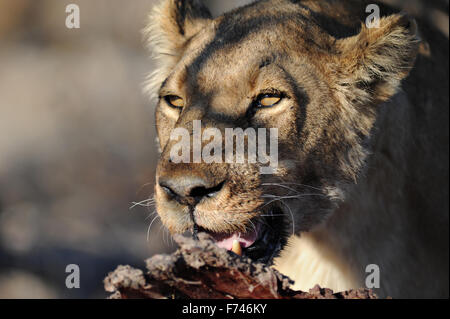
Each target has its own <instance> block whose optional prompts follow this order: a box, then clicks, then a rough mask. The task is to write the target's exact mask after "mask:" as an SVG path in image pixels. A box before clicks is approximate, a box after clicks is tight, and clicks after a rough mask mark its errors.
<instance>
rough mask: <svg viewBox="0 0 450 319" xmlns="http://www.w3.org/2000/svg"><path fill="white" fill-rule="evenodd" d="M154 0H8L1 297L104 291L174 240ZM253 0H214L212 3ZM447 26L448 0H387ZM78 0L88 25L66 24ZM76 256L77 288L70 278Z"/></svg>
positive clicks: (1, 27) (220, 6)
mask: <svg viewBox="0 0 450 319" xmlns="http://www.w3.org/2000/svg"><path fill="white" fill-rule="evenodd" d="M156 2H157V1H156V0H132V1H127V2H124V1H122V0H73V1H63V0H0V298H105V297H106V296H107V294H106V293H105V292H104V291H103V283H102V280H103V278H104V277H105V275H106V274H107V273H108V272H109V271H112V270H114V269H115V268H116V266H117V265H119V264H130V265H133V266H136V267H143V266H144V260H145V259H146V258H147V257H150V256H151V255H153V254H156V253H163V252H170V251H172V250H173V249H174V247H173V246H172V244H171V241H170V239H169V236H168V234H167V232H166V231H165V230H164V229H163V228H162V227H161V224H159V223H158V221H155V223H154V224H153V225H152V228H151V231H150V232H149V234H148V240H147V232H148V226H149V224H150V222H151V221H152V220H153V216H151V214H152V213H153V210H152V209H150V208H146V207H136V208H134V209H130V207H131V206H132V203H133V202H140V201H143V200H145V199H147V198H149V197H151V194H152V193H153V181H154V173H155V171H154V170H155V165H156V162H157V157H158V153H157V148H156V144H155V127H154V118H153V111H154V104H155V103H154V101H151V100H149V99H148V98H147V97H146V96H144V95H143V94H142V82H143V80H144V78H145V76H146V75H147V74H148V73H149V72H151V70H152V61H151V59H150V58H149V53H148V52H147V51H146V50H145V49H144V46H145V45H144V43H143V41H142V36H141V32H140V30H141V29H142V28H143V27H144V26H145V24H146V21H147V19H146V17H147V14H148V13H149V11H150V10H151V8H152V6H154V5H155V3H156ZM245 2H250V1H244V0H241V1H239V0H236V1H230V0H227V1H224V0H222V1H220V0H214V1H213V0H209V1H208V0H206V1H205V3H207V4H208V5H209V6H210V7H211V9H212V11H213V13H214V14H215V15H218V14H219V13H221V12H223V11H225V10H227V9H229V8H232V7H235V6H237V5H238V4H239V3H241V4H242V3H245ZM386 2H389V3H393V4H395V5H397V6H403V7H405V6H406V9H407V10H409V11H411V12H413V13H414V14H417V15H421V16H423V17H424V18H426V19H428V20H429V21H431V22H433V23H434V24H435V25H436V26H437V27H438V28H439V30H440V32H443V33H444V34H446V35H447V37H448V0H435V1H425V0H424V1H414V0H411V1H400V0H386ZM70 3H75V4H78V5H79V7H80V11H81V28H80V29H67V28H66V27H65V20H66V17H67V14H66V13H65V8H66V6H67V5H68V4H70ZM69 264H77V265H79V266H80V270H81V288H80V289H72V290H70V289H67V288H66V286H65V279H66V276H67V275H68V274H66V273H65V268H66V266H67V265H69Z"/></svg>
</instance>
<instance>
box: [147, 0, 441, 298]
mask: <svg viewBox="0 0 450 319" xmlns="http://www.w3.org/2000/svg"><path fill="white" fill-rule="evenodd" d="M370 2H372V1H370ZM368 3H369V2H367V3H366V2H365V1H351V0H342V1H339V0H323V1H295V0H262V1H256V2H254V3H252V4H250V5H248V6H245V7H242V8H239V9H236V10H234V11H231V12H229V13H226V14H224V15H222V16H220V17H218V18H215V19H213V18H212V17H211V14H210V13H209V11H208V9H207V7H206V6H205V5H204V4H202V2H201V1H198V0H164V1H162V3H161V4H160V5H158V6H157V7H156V8H155V9H154V11H153V12H152V14H151V16H150V25H149V26H148V28H147V29H146V32H147V34H148V35H149V43H150V45H151V47H152V49H153V52H154V54H155V57H156V59H157V61H158V69H157V70H156V71H155V73H154V74H153V76H152V77H151V78H150V79H149V82H148V90H149V91H150V92H153V93H156V94H157V96H158V97H159V103H158V106H157V108H156V120H157V130H158V136H159V144H160V148H161V158H160V161H159V164H158V168H157V178H156V186H155V198H156V208H157V212H158V214H159V216H160V218H161V220H162V222H163V224H164V225H165V226H166V227H167V228H168V229H169V230H170V232H172V233H184V232H186V231H192V232H193V234H194V235H195V233H196V232H198V231H204V232H208V233H209V234H211V235H212V236H213V237H214V238H215V239H216V241H217V244H218V245H219V246H221V247H223V248H226V249H229V250H233V251H236V249H237V250H242V253H243V254H244V255H246V256H249V257H250V258H252V259H253V260H255V261H261V262H265V263H269V264H271V263H272V261H274V264H275V267H277V268H278V269H279V270H280V271H281V272H283V273H284V274H286V275H288V276H290V277H291V278H292V279H294V280H295V282H296V285H295V288H298V289H302V290H307V289H309V288H311V287H313V286H314V285H316V284H319V285H321V286H323V287H329V288H332V289H334V290H335V291H342V290H346V289H350V288H360V287H364V286H365V285H366V279H367V276H369V275H371V276H372V275H373V276H372V277H371V280H372V281H370V280H369V281H370V282H372V283H374V284H375V286H376V282H377V279H376V276H377V275H378V270H379V275H380V288H379V289H377V293H378V294H379V295H380V296H381V297H385V296H392V297H448V258H449V249H448V106H449V103H448V92H447V87H448V73H447V72H448V40H447V39H446V38H445V37H444V36H442V35H440V34H439V33H438V32H437V31H434V30H433V29H432V28H430V27H428V26H427V25H425V24H422V23H421V21H419V23H416V22H415V20H414V19H412V18H410V17H408V16H407V15H406V14H403V13H400V14H398V13H397V14H396V13H394V11H392V9H391V8H388V7H386V6H382V5H379V8H380V10H381V14H382V17H381V19H380V20H379V25H378V26H375V27H374V26H373V25H372V27H370V26H369V27H368V26H367V25H366V23H365V21H366V17H367V15H368V14H367V13H366V7H367V5H368ZM194 121H201V128H203V129H206V128H215V129H218V130H219V132H224V130H225V129H226V128H242V129H247V128H278V143H279V145H278V155H279V164H278V168H277V170H276V171H275V172H274V173H273V174H270V175H264V174H261V172H260V166H261V165H262V164H259V163H245V164H238V163H220V162H212V163H206V162H205V161H201V163H184V162H183V163H175V162H174V161H173V160H172V159H171V150H172V148H173V147H174V146H175V144H176V143H178V141H177V140H176V139H171V132H172V131H173V130H174V129H175V128H184V129H187V130H188V131H189V132H191V134H193V133H192V131H193V123H194ZM197 123H198V122H197ZM224 135H225V134H224ZM207 142H208V140H207V139H206V140H202V143H203V145H205V144H207ZM220 156H222V154H220ZM293 233H294V236H291V235H293ZM289 237H291V238H290V239H289ZM288 239H289V240H288ZM236 243H237V244H238V248H235V247H233V246H235V245H236ZM369 265H372V266H370V267H369V268H368V266H369ZM374 265H375V266H374ZM366 271H369V273H367V272H366ZM374 276H375V277H374Z"/></svg>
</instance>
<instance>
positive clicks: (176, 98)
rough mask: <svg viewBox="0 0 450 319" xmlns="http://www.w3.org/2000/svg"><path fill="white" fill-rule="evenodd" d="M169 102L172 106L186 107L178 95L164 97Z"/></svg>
mask: <svg viewBox="0 0 450 319" xmlns="http://www.w3.org/2000/svg"><path fill="white" fill-rule="evenodd" d="M164 99H165V100H166V102H167V104H169V105H170V106H171V107H174V108H177V109H182V108H183V107H184V101H183V99H182V98H181V97H179V96H176V95H167V96H165V97H164Z"/></svg>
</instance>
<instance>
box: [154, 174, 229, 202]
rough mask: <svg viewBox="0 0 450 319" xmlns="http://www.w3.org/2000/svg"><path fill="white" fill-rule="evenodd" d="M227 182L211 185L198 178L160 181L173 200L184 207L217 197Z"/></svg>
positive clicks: (164, 179)
mask: <svg viewBox="0 0 450 319" xmlns="http://www.w3.org/2000/svg"><path fill="white" fill-rule="evenodd" d="M224 183H225V182H221V183H218V184H216V185H214V184H213V185H211V183H210V182H208V181H205V180H203V179H201V178H198V177H186V176H184V177H180V178H163V179H161V178H160V179H159V186H161V188H162V189H163V190H164V191H165V192H166V193H167V194H168V195H169V196H170V197H171V198H173V199H175V200H176V201H178V202H179V203H181V204H184V205H191V206H195V205H197V204H198V203H199V202H200V201H201V200H202V199H203V198H205V197H206V198H212V197H214V196H216V195H217V194H218V193H219V192H220V191H221V189H222V188H223V185H224Z"/></svg>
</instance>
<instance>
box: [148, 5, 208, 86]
mask: <svg viewBox="0 0 450 319" xmlns="http://www.w3.org/2000/svg"><path fill="white" fill-rule="evenodd" d="M211 19H212V16H211V13H210V12H209V10H208V8H207V7H206V6H205V5H204V4H203V3H202V1H200V0H163V1H162V2H161V3H160V4H159V5H157V6H155V8H154V9H153V10H152V12H151V13H150V16H149V24H148V26H147V27H146V28H145V29H144V35H145V36H146V39H147V43H148V46H149V48H150V49H151V51H152V52H153V56H154V57H155V59H157V60H158V61H157V64H158V69H157V70H155V73H154V75H153V76H152V77H151V78H152V79H151V80H150V79H149V81H148V86H150V87H153V86H158V85H160V84H161V83H162V82H163V81H164V79H165V78H166V77H167V75H168V74H169V72H170V70H171V69H172V68H173V67H174V65H175V64H176V63H177V62H178V61H179V59H180V57H181V56H182V54H183V51H184V47H185V44H186V42H187V41H189V39H191V37H193V36H194V35H195V34H196V33H198V32H199V31H200V30H201V29H203V28H205V27H206V26H207V25H208V23H210V21H211ZM149 89H151V88H149Z"/></svg>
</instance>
